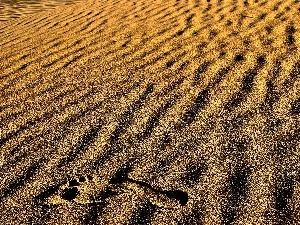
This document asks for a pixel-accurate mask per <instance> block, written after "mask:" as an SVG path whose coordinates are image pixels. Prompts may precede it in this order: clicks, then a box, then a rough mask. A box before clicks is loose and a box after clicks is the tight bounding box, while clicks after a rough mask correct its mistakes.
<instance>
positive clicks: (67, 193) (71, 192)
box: [61, 187, 79, 201]
mask: <svg viewBox="0 0 300 225" xmlns="http://www.w3.org/2000/svg"><path fill="white" fill-rule="evenodd" d="M78 194H79V191H78V188H77V187H71V188H67V189H65V190H64V191H63V193H62V194H61V197H62V199H64V200H67V201H71V200H73V199H75V198H76V197H77V195H78Z"/></svg>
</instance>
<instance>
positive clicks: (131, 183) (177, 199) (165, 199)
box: [110, 168, 189, 208]
mask: <svg viewBox="0 0 300 225" xmlns="http://www.w3.org/2000/svg"><path fill="white" fill-rule="evenodd" d="M129 172H130V168H122V169H120V170H119V171H117V173H116V174H115V176H114V177H113V178H112V179H111V180H110V183H111V184H113V185H121V186H122V187H123V188H125V189H127V190H131V191H134V192H135V193H136V194H138V195H140V196H141V197H146V198H148V199H149V200H150V202H151V203H152V204H154V205H156V206H158V207H160V208H178V207H180V206H185V205H186V204H187V202H188V199H189V196H188V193H187V192H184V191H181V190H159V189H155V188H153V187H152V186H151V185H150V184H148V183H146V182H143V181H138V180H134V179H132V178H129V177H128V173H129Z"/></svg>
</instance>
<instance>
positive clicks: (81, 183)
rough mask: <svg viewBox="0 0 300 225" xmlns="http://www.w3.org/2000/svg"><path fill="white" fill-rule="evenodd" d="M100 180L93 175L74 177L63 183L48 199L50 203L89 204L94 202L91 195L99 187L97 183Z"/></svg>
mask: <svg viewBox="0 0 300 225" xmlns="http://www.w3.org/2000/svg"><path fill="white" fill-rule="evenodd" d="M99 183H100V182H99V181H98V180H97V179H95V177H93V176H91V175H87V176H86V177H85V176H81V177H79V178H74V179H72V180H70V181H68V182H67V183H65V184H63V185H61V186H60V187H59V189H58V191H56V193H55V194H54V195H52V196H49V197H48V199H47V201H48V203H50V204H62V203H68V202H69V203H72V202H76V203H80V204H89V203H92V200H91V199H94V198H93V197H91V196H92V195H93V194H94V192H95V191H96V190H97V189H98V187H97V184H99Z"/></svg>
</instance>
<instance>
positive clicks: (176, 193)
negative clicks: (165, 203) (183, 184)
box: [159, 190, 189, 206]
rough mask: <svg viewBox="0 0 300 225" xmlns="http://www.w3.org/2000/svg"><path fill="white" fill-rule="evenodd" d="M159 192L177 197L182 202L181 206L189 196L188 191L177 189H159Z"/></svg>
mask: <svg viewBox="0 0 300 225" xmlns="http://www.w3.org/2000/svg"><path fill="white" fill-rule="evenodd" d="M159 193H161V194H164V195H166V196H167V197H168V198H173V199H176V200H178V201H179V202H180V205H181V206H185V205H186V204H187V202H188V199H189V196H188V194H187V193H186V192H184V191H180V190H175V191H159Z"/></svg>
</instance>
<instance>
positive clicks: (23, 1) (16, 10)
mask: <svg viewBox="0 0 300 225" xmlns="http://www.w3.org/2000/svg"><path fill="white" fill-rule="evenodd" d="M80 1H81V0H1V1H0V22H3V21H9V20H11V19H14V18H19V17H23V16H30V15H31V14H35V13H37V12H40V11H45V10H49V9H55V8H57V7H59V6H62V5H72V4H74V3H76V2H80Z"/></svg>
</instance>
